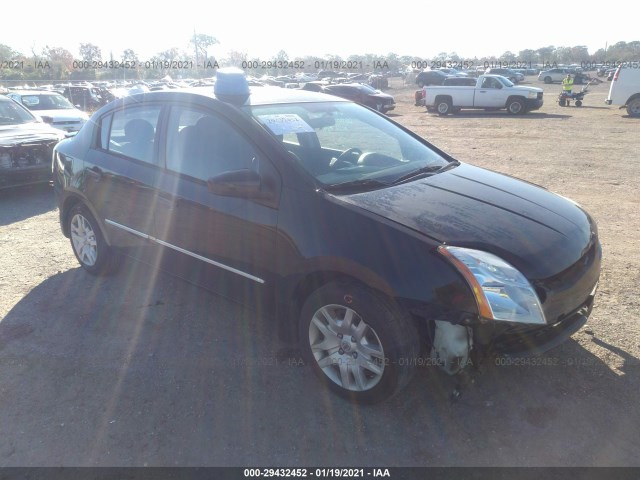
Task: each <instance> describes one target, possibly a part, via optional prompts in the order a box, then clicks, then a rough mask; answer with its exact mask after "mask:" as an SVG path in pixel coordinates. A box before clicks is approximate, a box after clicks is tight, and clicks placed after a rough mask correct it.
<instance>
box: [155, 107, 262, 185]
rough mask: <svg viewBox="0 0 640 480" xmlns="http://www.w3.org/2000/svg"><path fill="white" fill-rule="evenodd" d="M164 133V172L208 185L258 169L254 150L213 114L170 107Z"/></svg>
mask: <svg viewBox="0 0 640 480" xmlns="http://www.w3.org/2000/svg"><path fill="white" fill-rule="evenodd" d="M167 133H168V135H167V150H166V151H167V158H166V162H167V168H168V169H169V170H172V171H174V172H177V173H182V174H184V175H189V176H191V177H194V178H197V179H200V180H204V181H207V180H208V179H209V178H211V177H214V176H216V175H218V174H220V173H223V172H228V171H233V170H243V169H253V170H257V169H258V165H257V158H258V157H257V154H256V150H255V149H254V148H253V146H252V145H251V144H250V143H249V142H248V141H247V139H246V138H245V137H244V136H243V135H242V134H240V133H239V132H238V131H237V130H236V129H235V128H234V127H233V126H232V125H230V124H229V122H228V121H227V120H226V119H224V118H222V117H220V116H218V115H216V114H214V113H213V112H209V111H204V110H200V109H196V108H193V107H179V106H178V107H173V108H172V109H171V113H170V115H169V125H168V132H167Z"/></svg>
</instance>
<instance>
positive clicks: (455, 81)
mask: <svg viewBox="0 0 640 480" xmlns="http://www.w3.org/2000/svg"><path fill="white" fill-rule="evenodd" d="M477 81H478V79H477V78H476V77H449V78H445V79H444V82H443V84H442V86H443V87H449V86H458V87H460V86H463V87H473V86H475V85H476V83H477Z"/></svg>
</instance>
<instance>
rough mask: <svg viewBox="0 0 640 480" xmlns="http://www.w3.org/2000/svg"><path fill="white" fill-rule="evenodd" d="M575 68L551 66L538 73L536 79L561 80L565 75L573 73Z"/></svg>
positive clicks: (546, 80) (545, 81) (548, 81)
mask: <svg viewBox="0 0 640 480" xmlns="http://www.w3.org/2000/svg"><path fill="white" fill-rule="evenodd" d="M575 73H576V72H575V70H573V69H570V68H552V69H550V70H543V71H542V72H540V73H539V74H538V80H540V81H541V82H544V83H554V82H562V80H563V79H564V78H566V76H567V75H569V74H570V75H575Z"/></svg>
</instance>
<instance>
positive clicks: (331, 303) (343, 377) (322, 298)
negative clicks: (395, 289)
mask: <svg viewBox="0 0 640 480" xmlns="http://www.w3.org/2000/svg"><path fill="white" fill-rule="evenodd" d="M299 337H300V344H301V347H302V353H303V356H304V358H305V360H306V361H308V362H309V363H310V364H311V365H312V367H313V369H314V371H315V372H316V374H317V375H318V376H319V378H320V379H321V380H322V381H323V382H324V383H325V384H326V385H327V386H328V387H329V388H331V389H332V390H333V391H335V392H336V393H337V394H339V395H340V396H342V397H345V398H348V399H350V400H351V401H354V402H357V403H376V402H380V401H383V400H386V399H388V398H390V397H391V396H393V395H394V394H396V393H397V392H398V391H399V390H400V389H401V388H402V387H404V386H405V385H406V384H407V383H408V382H409V380H410V379H411V376H412V374H413V372H414V369H415V363H416V361H415V359H416V358H417V356H418V353H419V341H418V334H417V331H416V328H415V326H414V324H413V321H412V319H411V318H410V317H409V316H408V315H407V314H406V313H404V312H402V311H401V310H400V309H399V308H398V307H397V306H396V305H395V304H394V302H392V301H391V300H389V299H388V298H386V297H384V296H383V295H381V294H379V293H376V292H374V291H372V290H370V289H368V288H367V287H364V286H362V285H359V284H357V283H354V282H333V283H329V284H327V285H325V286H323V287H321V288H319V289H318V290H316V291H315V292H313V293H312V294H311V295H310V296H309V297H308V299H307V301H306V302H305V304H304V306H303V308H302V313H301V316H300V324H299Z"/></svg>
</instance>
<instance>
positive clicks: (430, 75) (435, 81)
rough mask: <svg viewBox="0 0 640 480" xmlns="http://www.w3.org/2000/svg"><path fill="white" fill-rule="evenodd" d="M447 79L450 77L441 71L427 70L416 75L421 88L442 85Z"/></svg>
mask: <svg viewBox="0 0 640 480" xmlns="http://www.w3.org/2000/svg"><path fill="white" fill-rule="evenodd" d="M447 77H449V75H448V74H446V73H444V72H441V71H440V70H425V71H423V72H420V73H418V75H416V83H417V84H418V86H419V87H420V88H422V87H425V86H428V85H442V82H444V79H445V78H447Z"/></svg>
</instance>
